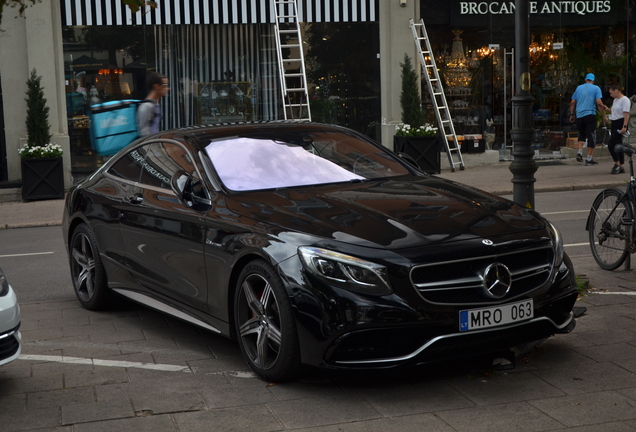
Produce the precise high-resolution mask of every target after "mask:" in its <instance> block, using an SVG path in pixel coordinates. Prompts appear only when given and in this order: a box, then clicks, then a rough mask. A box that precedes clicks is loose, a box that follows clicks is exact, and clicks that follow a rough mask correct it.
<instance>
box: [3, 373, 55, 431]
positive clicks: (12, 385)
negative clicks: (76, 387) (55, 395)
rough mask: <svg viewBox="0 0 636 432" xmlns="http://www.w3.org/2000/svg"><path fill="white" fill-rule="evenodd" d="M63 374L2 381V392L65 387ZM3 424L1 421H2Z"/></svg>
mask: <svg viewBox="0 0 636 432" xmlns="http://www.w3.org/2000/svg"><path fill="white" fill-rule="evenodd" d="M63 383H64V381H63V376H62V374H61V373H59V374H50V375H47V376H43V377H29V378H16V379H12V380H7V381H3V382H2V384H1V385H2V394H5V395H9V394H16V393H30V392H36V391H46V390H58V389H62V388H64V385H63ZM0 424H1V423H0Z"/></svg>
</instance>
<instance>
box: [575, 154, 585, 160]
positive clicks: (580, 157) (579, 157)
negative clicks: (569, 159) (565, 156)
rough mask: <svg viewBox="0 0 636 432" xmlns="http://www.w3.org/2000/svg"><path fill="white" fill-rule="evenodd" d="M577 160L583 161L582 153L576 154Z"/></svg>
mask: <svg viewBox="0 0 636 432" xmlns="http://www.w3.org/2000/svg"><path fill="white" fill-rule="evenodd" d="M576 161H577V162H583V155H582V154H577V155H576Z"/></svg>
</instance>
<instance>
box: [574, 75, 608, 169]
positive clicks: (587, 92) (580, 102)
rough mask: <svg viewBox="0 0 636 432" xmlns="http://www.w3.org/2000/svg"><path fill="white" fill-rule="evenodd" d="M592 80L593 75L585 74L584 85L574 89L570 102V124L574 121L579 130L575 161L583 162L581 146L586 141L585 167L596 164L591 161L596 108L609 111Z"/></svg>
mask: <svg viewBox="0 0 636 432" xmlns="http://www.w3.org/2000/svg"><path fill="white" fill-rule="evenodd" d="M594 79H595V76H594V74H592V73H589V74H587V75H586V76H585V84H581V85H580V86H578V87H577V88H576V91H575V92H574V94H573V95H572V101H571V102H570V123H574V122H575V121H576V128H577V129H578V130H579V151H578V153H577V155H576V160H577V161H579V162H583V144H585V140H587V158H586V160H585V165H586V166H587V165H597V164H598V162H596V161H595V160H594V159H592V155H593V154H594V147H596V109H597V107H598V109H599V110H600V111H601V112H605V111H604V110H607V109H609V108H607V107H606V106H605V104H603V101H602V100H601V97H602V94H601V89H600V88H599V86H597V85H594ZM575 113H576V117H575Z"/></svg>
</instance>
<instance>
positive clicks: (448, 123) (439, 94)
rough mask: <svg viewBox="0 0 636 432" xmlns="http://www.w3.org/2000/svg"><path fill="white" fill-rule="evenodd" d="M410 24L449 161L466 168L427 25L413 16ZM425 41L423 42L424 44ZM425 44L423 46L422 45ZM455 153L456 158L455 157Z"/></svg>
mask: <svg viewBox="0 0 636 432" xmlns="http://www.w3.org/2000/svg"><path fill="white" fill-rule="evenodd" d="M409 25H410V27H411V30H412V32H413V40H414V41H415V46H416V48H417V52H418V53H419V57H420V64H421V65H422V73H423V74H424V76H425V77H426V83H427V84H428V92H429V94H430V96H431V102H432V104H433V111H434V112H435V118H436V119H437V124H438V125H439V130H440V132H441V134H440V135H441V136H442V140H443V142H444V147H445V148H446V154H447V155H448V162H449V163H450V167H451V170H452V171H455V167H456V166H459V169H460V170H463V169H464V158H463V157H462V152H461V150H460V148H459V147H460V146H459V142H458V141H457V134H456V133H455V126H454V125H453V120H452V118H451V113H450V110H449V109H448V102H447V101H446V95H445V94H444V86H443V85H442V80H441V79H440V76H439V71H438V70H437V65H436V64H435V57H434V56H433V50H432V49H431V42H430V40H429V39H428V34H427V33H426V26H425V25H424V19H421V20H420V22H419V23H416V22H415V21H413V18H411V19H410V20H409ZM422 42H423V44H422ZM422 45H423V46H422ZM451 140H452V142H453V143H454V145H455V146H454V147H453V148H451V146H450V141H451ZM453 155H455V158H454V157H453Z"/></svg>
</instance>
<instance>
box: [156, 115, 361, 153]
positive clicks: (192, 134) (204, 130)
mask: <svg viewBox="0 0 636 432" xmlns="http://www.w3.org/2000/svg"><path fill="white" fill-rule="evenodd" d="M316 131H321V132H330V131H331V132H340V133H342V132H344V133H349V134H354V135H356V136H359V137H360V138H363V139H365V138H366V139H367V140H369V138H367V137H366V136H364V135H361V134H359V133H358V132H356V131H354V130H351V129H348V128H345V127H342V126H338V125H332V124H323V123H314V122H299V121H293V120H274V121H261V122H244V123H242V122H241V123H218V124H210V125H196V126H188V127H182V128H177V129H171V130H167V131H164V132H160V133H158V134H154V135H150V136H148V137H147V139H157V138H158V139H162V138H163V139H174V140H177V141H188V142H191V143H193V144H197V145H199V146H200V147H203V146H205V145H207V144H208V143H209V142H210V141H212V140H215V139H219V138H224V137H231V136H236V135H238V134H242V133H246V134H250V135H252V134H258V133H260V132H262V133H263V134H264V135H269V134H272V133H274V134H276V135H277V136H278V138H279V139H280V138H281V136H280V135H285V133H286V132H287V133H289V132H293V133H294V135H295V134H297V133H302V132H316ZM279 134H280V135H279Z"/></svg>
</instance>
